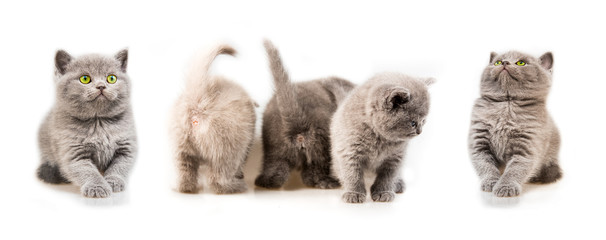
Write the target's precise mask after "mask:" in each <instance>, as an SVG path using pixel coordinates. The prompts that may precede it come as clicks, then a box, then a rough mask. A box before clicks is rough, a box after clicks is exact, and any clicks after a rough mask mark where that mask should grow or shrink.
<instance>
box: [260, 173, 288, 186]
mask: <svg viewBox="0 0 606 240" xmlns="http://www.w3.org/2000/svg"><path fill="white" fill-rule="evenodd" d="M284 182H285V181H284V180H283V178H282V177H280V176H267V175H260V176H258V177H257V179H255V185H257V186H259V187H263V188H280V187H282V184H284Z"/></svg>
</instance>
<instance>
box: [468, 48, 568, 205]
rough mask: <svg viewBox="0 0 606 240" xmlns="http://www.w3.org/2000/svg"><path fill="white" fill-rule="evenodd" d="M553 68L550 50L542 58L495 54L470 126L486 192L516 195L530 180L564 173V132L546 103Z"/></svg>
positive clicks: (475, 162) (553, 178)
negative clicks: (560, 158) (561, 160)
mask: <svg viewBox="0 0 606 240" xmlns="http://www.w3.org/2000/svg"><path fill="white" fill-rule="evenodd" d="M552 67H553V55H552V54H551V53H549V52H548V53H545V54H544V55H543V56H541V57H540V58H539V59H536V58H534V57H532V56H530V55H527V54H523V53H519V52H514V51H512V52H507V53H505V54H501V55H497V54H496V53H491V54H490V63H489V64H488V66H487V67H486V68H485V69H484V73H483V74H482V81H481V84H480V93H481V97H480V98H478V99H477V100H476V102H475V105H474V106H473V113H472V118H471V128H470V131H469V152H470V155H471V161H472V163H473V166H474V167H475V169H476V172H477V173H478V175H479V176H480V179H481V181H482V183H481V189H482V191H486V192H493V193H494V194H495V195H496V196H498V197H513V196H518V195H520V193H521V192H522V185H523V184H524V183H526V182H530V183H550V182H554V181H556V180H558V179H560V178H561V177H562V171H561V169H560V167H559V164H558V151H559V148H560V134H559V132H558V129H557V128H556V126H555V124H554V122H553V120H552V119H551V116H550V115H549V113H548V112H547V108H546V101H547V95H548V93H549V89H550V87H551V71H552ZM502 170H503V171H502Z"/></svg>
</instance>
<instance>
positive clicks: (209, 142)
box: [171, 45, 256, 194]
mask: <svg viewBox="0 0 606 240" xmlns="http://www.w3.org/2000/svg"><path fill="white" fill-rule="evenodd" d="M235 53H236V51H235V50H234V49H233V48H232V47H230V46H227V45H221V46H218V47H216V48H215V49H213V50H212V51H211V52H210V53H209V54H208V55H205V56H203V57H202V58H201V62H199V63H198V64H197V65H196V66H195V67H193V68H192V69H191V70H190V73H189V75H188V76H187V83H186V88H185V90H184V91H183V94H181V96H180V97H179V99H178V100H177V102H176V103H175V106H174V111H173V115H172V116H173V120H172V126H171V130H172V131H171V132H172V134H173V140H174V143H175V147H176V149H175V157H176V160H177V165H178V166H177V168H178V170H179V191H180V192H184V193H194V192H197V191H198V170H199V169H200V167H201V166H204V167H207V168H208V170H209V171H208V176H207V177H208V182H209V183H210V186H211V188H212V189H213V190H214V192H216V193H219V194H228V193H239V192H244V191H246V183H245V182H244V174H243V172H242V168H243V167H244V163H245V161H246V157H247V155H248V152H249V150H250V147H251V145H252V143H253V139H254V134H255V120H256V115H255V104H256V103H255V102H254V101H253V100H252V99H251V98H250V97H249V96H248V94H247V93H246V91H244V89H243V88H242V87H240V86H239V85H238V84H236V83H234V82H232V81H229V80H228V79H225V78H223V77H220V76H212V75H209V74H208V71H209V69H210V66H211V64H212V62H213V61H214V59H215V58H216V57H217V56H218V55H220V54H229V55H232V56H233V55H235Z"/></svg>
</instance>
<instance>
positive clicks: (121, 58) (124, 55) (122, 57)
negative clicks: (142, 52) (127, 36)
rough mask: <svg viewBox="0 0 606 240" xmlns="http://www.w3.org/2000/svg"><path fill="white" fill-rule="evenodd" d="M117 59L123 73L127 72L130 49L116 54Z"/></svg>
mask: <svg viewBox="0 0 606 240" xmlns="http://www.w3.org/2000/svg"><path fill="white" fill-rule="evenodd" d="M115 58H116V59H117V60H118V62H120V69H122V71H123V72H126V65H127V63H128V49H123V50H122V51H119V52H118V53H116V56H115Z"/></svg>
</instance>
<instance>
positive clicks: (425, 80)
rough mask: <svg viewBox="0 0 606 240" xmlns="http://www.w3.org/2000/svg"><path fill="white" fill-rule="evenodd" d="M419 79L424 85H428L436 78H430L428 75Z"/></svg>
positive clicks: (434, 81)
mask: <svg viewBox="0 0 606 240" xmlns="http://www.w3.org/2000/svg"><path fill="white" fill-rule="evenodd" d="M421 81H422V82H423V83H425V86H429V85H432V84H434V83H436V79H435V78H432V77H430V78H423V79H421Z"/></svg>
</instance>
